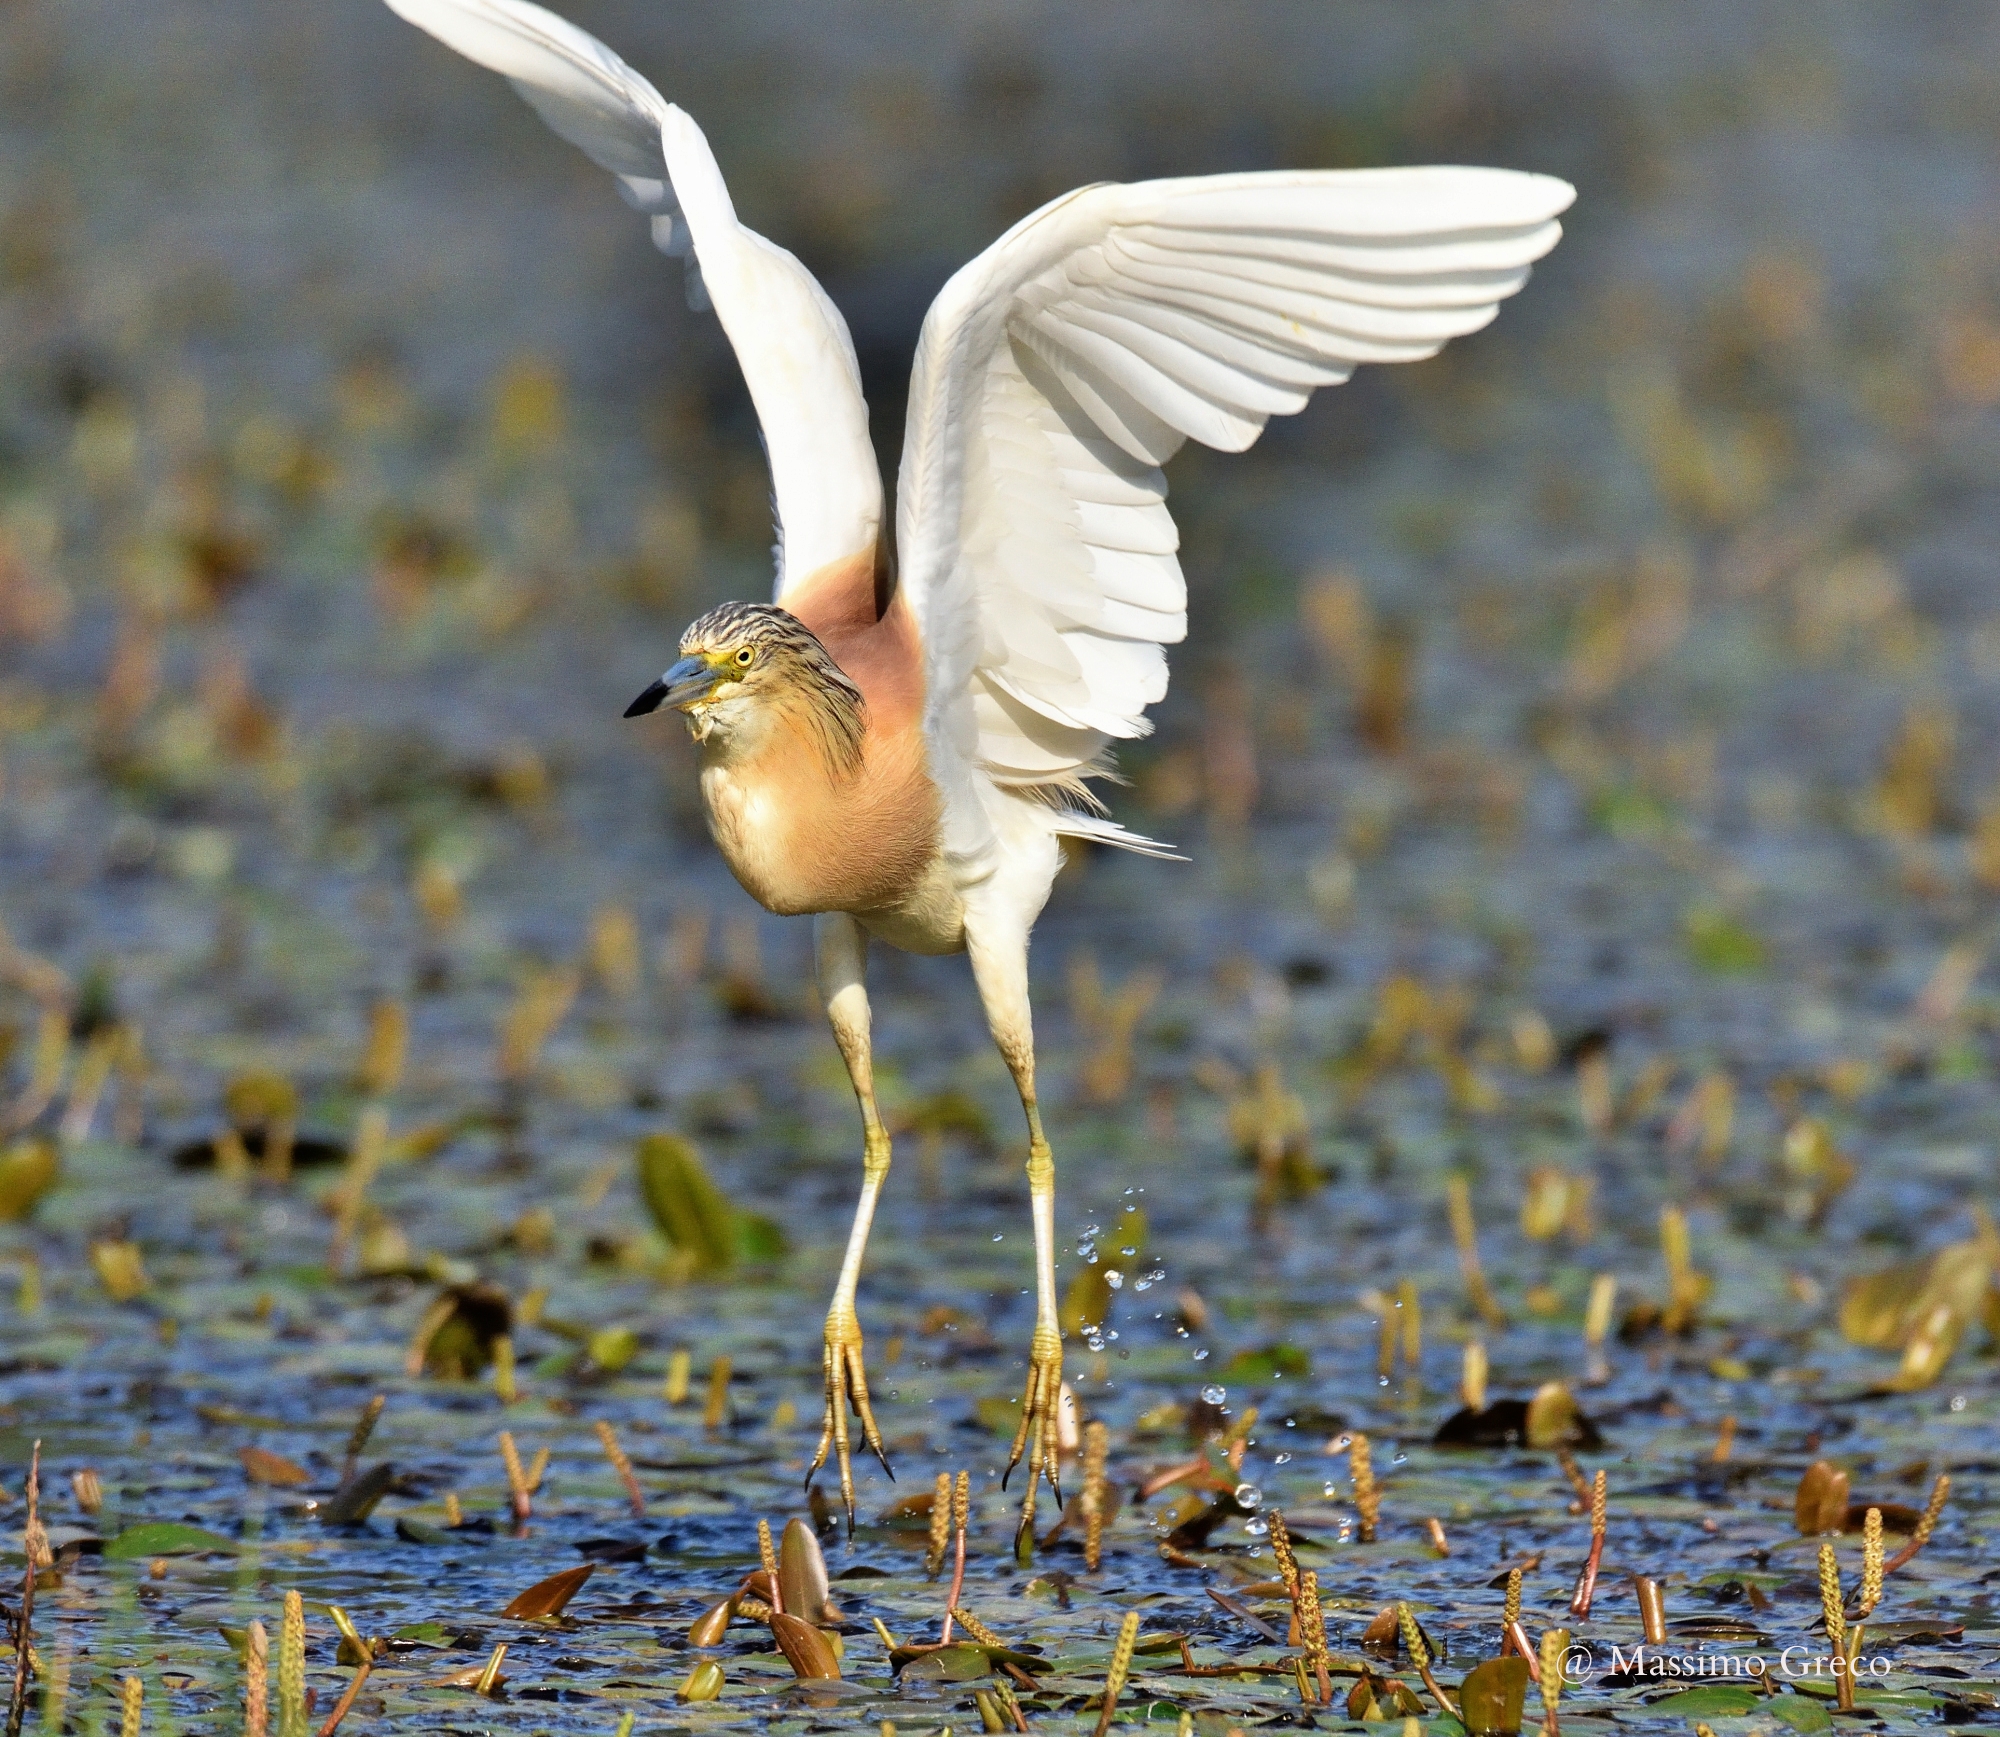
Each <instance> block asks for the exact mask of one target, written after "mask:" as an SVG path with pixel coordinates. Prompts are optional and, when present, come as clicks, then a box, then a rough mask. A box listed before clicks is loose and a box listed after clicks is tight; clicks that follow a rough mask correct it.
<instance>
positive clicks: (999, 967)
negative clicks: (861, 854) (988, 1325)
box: [966, 927, 1063, 1534]
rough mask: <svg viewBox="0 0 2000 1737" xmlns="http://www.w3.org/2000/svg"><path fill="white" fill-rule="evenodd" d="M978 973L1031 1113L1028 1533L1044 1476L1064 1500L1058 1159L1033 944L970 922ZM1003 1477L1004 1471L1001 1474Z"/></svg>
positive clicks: (1023, 1427) (1019, 1448) (1023, 1431)
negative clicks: (1039, 1093) (1039, 1098)
mask: <svg viewBox="0 0 2000 1737" xmlns="http://www.w3.org/2000/svg"><path fill="white" fill-rule="evenodd" d="M966 941H967V951H968V952H969V953H970V954H971V956H972V971H973V976H974V978H975V979H976V981H977V982H978V984H979V998H980V1001H981V1002H982V1003H983V1004H984V1006H985V1009H986V1022H987V1025H988V1026H989V1028H990V1029H991V1030H992V1033H993V1041H994V1043H995V1044H996V1045H998V1047H999V1050H1000V1054H1001V1057H1002V1059H1003V1060H1005V1062H1006V1063H1007V1070H1008V1072H1009V1073H1011V1074H1012V1075H1013V1076H1014V1089H1015V1090H1016V1091H1017V1092H1018V1093H1020V1097H1021V1109H1022V1111H1023V1113H1024V1114H1025V1115H1026V1116H1027V1119H1028V1210H1029V1213H1030V1215H1031V1216H1032V1218H1033V1221H1034V1227H1035V1334H1034V1338H1033V1340H1032V1341H1031V1342H1030V1344H1029V1348H1028V1383H1027V1390H1026V1391H1025V1392H1024V1393H1023V1395H1022V1397H1021V1424H1020V1428H1019V1429H1017V1430H1016V1431H1015V1432H1014V1446H1013V1449H1012V1451H1011V1452H1010V1453H1009V1454H1008V1456H1007V1476H1009V1477H1011V1476H1012V1475H1013V1471H1014V1468H1015V1467H1016V1466H1017V1465H1019V1464H1020V1463H1021V1456H1022V1455H1023V1454H1024V1453H1025V1454H1026V1455H1027V1456H1028V1488H1027V1491H1026V1493H1025V1494H1024V1496H1023V1498H1022V1505H1021V1524H1022V1528H1023V1532H1024V1534H1025V1533H1026V1531H1027V1529H1028V1528H1029V1526H1030V1524H1031V1522H1032V1520H1033V1518H1034V1512H1035V1489H1036V1486H1037V1484H1038V1483H1039V1482H1040V1480H1041V1479H1042V1478H1043V1477H1046V1478H1047V1479H1048V1481H1049V1488H1050V1489H1051V1490H1052V1491H1054V1492H1055V1498H1056V1500H1057V1501H1058V1502H1060V1501H1061V1500H1062V1451H1061V1435H1060V1433H1059V1431H1060V1424H1059V1418H1060V1411H1061V1404H1062V1384H1063V1371H1062V1328H1061V1326H1060V1324H1059V1322H1058V1317H1057V1314H1056V1160H1055V1154H1054V1153H1053V1152H1051V1151H1050V1150H1049V1142H1048V1138H1047V1136H1046V1135H1044V1134H1043V1132H1042V1114H1041V1110H1040V1108H1039V1107H1038V1105H1037V1104H1036V1101H1035V1034H1034V1022H1033V1017H1032V1015H1031V1013H1030V1011H1029V1006H1028V948H1027V940H1026V937H1025V936H1022V937H1020V938H1019V939H1018V940H1014V939H1013V938H1011V937H1008V938H1004V939H1002V940H1000V941H999V942H998V943H997V944H996V943H995V942H993V941H989V940H988V939H987V938H986V937H983V936H981V935H978V934H975V933H974V932H972V930H971V929H970V927H968V930H967V936H966ZM1002 1482H1003V1484H1004V1482H1005V1479H1004V1478H1003V1479H1002Z"/></svg>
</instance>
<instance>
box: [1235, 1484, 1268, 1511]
mask: <svg viewBox="0 0 2000 1737" xmlns="http://www.w3.org/2000/svg"><path fill="white" fill-rule="evenodd" d="M1234 1494H1235V1496H1236V1505H1237V1507H1239V1508H1255V1507H1256V1506H1257V1505H1258V1504H1259V1503H1260V1502H1262V1501H1263V1499H1264V1492H1263V1491H1262V1490H1260V1489H1258V1488H1257V1486H1256V1485H1255V1484H1238V1485H1237V1486H1236V1489H1235V1492H1234Z"/></svg>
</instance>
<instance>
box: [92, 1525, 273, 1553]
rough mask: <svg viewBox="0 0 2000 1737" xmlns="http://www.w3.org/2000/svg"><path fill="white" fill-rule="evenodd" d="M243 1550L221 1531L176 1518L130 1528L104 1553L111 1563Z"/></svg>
mask: <svg viewBox="0 0 2000 1737" xmlns="http://www.w3.org/2000/svg"><path fill="white" fill-rule="evenodd" d="M242 1549H243V1546H242V1545H241V1544H239V1543H237V1542H236V1540H235V1539H233V1538H225V1537H223V1536H222V1534H221V1533H220V1532H210V1531H207V1530H205V1529H204V1528H202V1527H200V1526H183V1525H181V1524H180V1523H179V1522H178V1521H174V1520H149V1521H146V1522H144V1523H143V1524H141V1525H137V1526H128V1527H126V1528H125V1530H124V1531H122V1532H120V1533H119V1534H118V1536H117V1537H116V1538H113V1539H111V1540H110V1542H108V1543H107V1544H106V1545H105V1546H104V1556H105V1560H106V1561H109V1562H132V1561H136V1560H137V1559H138V1558H140V1557H144V1556H235V1555H238V1554H240V1553H241V1551H242Z"/></svg>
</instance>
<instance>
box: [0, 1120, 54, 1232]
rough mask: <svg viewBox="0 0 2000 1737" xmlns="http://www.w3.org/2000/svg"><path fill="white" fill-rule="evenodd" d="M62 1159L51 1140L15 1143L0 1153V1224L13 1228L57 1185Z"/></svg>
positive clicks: (19, 1141) (27, 1140)
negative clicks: (10, 1225)
mask: <svg viewBox="0 0 2000 1737" xmlns="http://www.w3.org/2000/svg"><path fill="white" fill-rule="evenodd" d="M61 1171H62V1159H61V1156H60V1155H59V1153H58V1152H57V1150H56V1143H55V1142H54V1141H53V1140H44V1139H41V1138H38V1137H37V1138H30V1139H25V1140H15V1141H13V1142H12V1143H11V1144H10V1145H8V1146H7V1148H6V1149H5V1150H4V1151H0V1224H15V1223H18V1222H19V1221H20V1220H21V1219H24V1218H26V1217H27V1216H28V1214H29V1213H31V1212H33V1211H34V1210H35V1203H36V1202H37V1201H39V1200H40V1199H41V1198H42V1196H43V1195H44V1194H46V1193H48V1191H49V1190H50V1189H51V1188H53V1187H54V1186H55V1184H56V1177H57V1176H58V1175H59V1174H60V1173H61Z"/></svg>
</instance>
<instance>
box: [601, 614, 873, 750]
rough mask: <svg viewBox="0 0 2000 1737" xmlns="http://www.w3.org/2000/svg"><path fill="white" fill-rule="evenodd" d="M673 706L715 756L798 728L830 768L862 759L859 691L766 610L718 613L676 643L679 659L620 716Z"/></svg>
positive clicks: (787, 621) (790, 621) (810, 636)
mask: <svg viewBox="0 0 2000 1737" xmlns="http://www.w3.org/2000/svg"><path fill="white" fill-rule="evenodd" d="M662 706H671V707H672V708H673V709H674V710H675V711H677V712H681V713H683V714H685V715H686V718H687V723H688V734H689V735H691V736H692V737H694V739H695V740H696V741H697V742H703V743H711V744H712V745H713V746H715V747H717V748H722V749H739V748H747V747H749V746H751V745H752V744H753V743H755V742H757V741H760V740H761V739H762V738H763V736H764V735H765V734H766V733H767V732H768V731H769V730H770V729H771V728H772V727H773V726H774V725H777V724H780V723H782V722H786V721H792V722H796V723H797V724H799V725H802V726H803V727H804V729H805V731H806V733H807V734H808V736H809V737H810V738H811V739H812V740H813V741H814V742H816V743H817V745H818V746H819V748H820V751H821V753H822V754H823V755H824V756H825V757H826V759H827V762H828V764H829V766H831V767H832V768H833V769H834V770H836V771H839V772H846V771H851V770H852V769H853V767H854V765H855V763H856V762H857V761H858V760H859V758H860V754H861V733H862V729H863V725H864V710H863V703H862V698H861V690H860V689H859V688H857V687H856V686H855V685H854V683H853V682H852V681H851V680H850V679H849V678H848V676H847V674H846V673H845V672H844V671H843V670H842V669H841V667H840V666H839V665H838V664H837V663H835V662H834V661H833V657H832V655H831V654H830V653H829V652H828V651H827V649H826V647H825V646H824V645H822V644H821V643H820V640H819V636H818V635H817V634H815V633H814V632H813V631H812V629H811V628H809V627H807V626H806V624H805V623H804V622H803V621H801V620H799V618H798V617H797V616H796V615H793V614H792V613H791V612H790V611H789V610H785V609H780V608H778V607H777V605H775V604H771V603H725V604H723V605H721V607H719V608H716V609H711V610H710V611H709V612H708V613H707V614H706V615H704V616H702V617H701V619H700V620H698V621H696V622H695V623H694V624H693V625H692V626H690V627H689V628H688V630H687V631H686V632H685V633H683V634H682V635H681V658H680V661H679V662H678V663H676V664H675V665H674V666H673V667H672V668H671V669H669V670H667V671H666V673H665V674H663V675H662V676H661V677H660V679H659V680H658V681H656V682H654V683H653V684H652V685H651V686H650V687H648V688H647V689H646V691H645V692H644V693H642V694H641V695H640V696H639V697H638V698H637V699H636V700H634V701H633V702H632V703H631V704H630V705H629V706H627V707H626V708H625V716H626V717H628V718H637V717H643V716H644V715H645V714H646V713H648V712H654V711H658V710H659V708H660V707H662Z"/></svg>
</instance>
